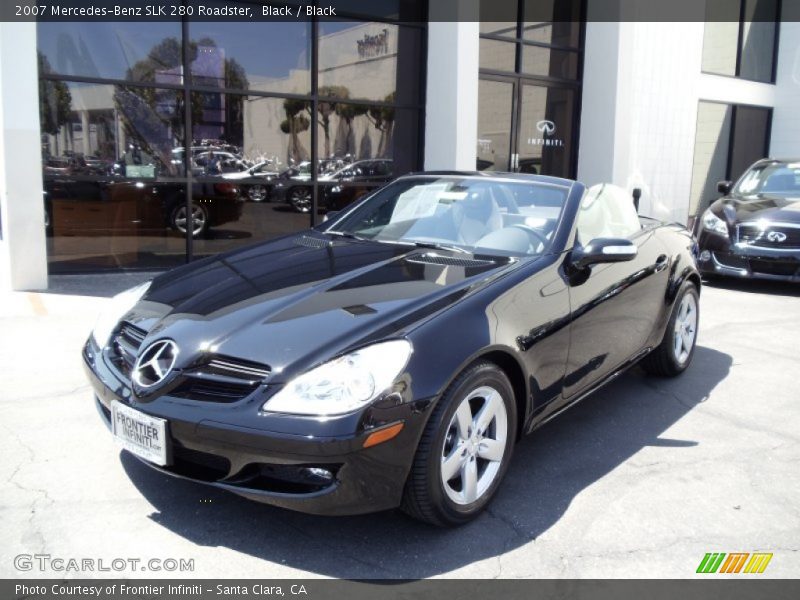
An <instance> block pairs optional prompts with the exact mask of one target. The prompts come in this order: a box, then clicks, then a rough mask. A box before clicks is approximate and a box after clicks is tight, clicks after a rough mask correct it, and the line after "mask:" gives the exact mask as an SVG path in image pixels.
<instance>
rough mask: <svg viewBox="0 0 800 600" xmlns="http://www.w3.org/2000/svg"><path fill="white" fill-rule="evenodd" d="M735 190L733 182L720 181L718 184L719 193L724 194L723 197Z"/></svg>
mask: <svg viewBox="0 0 800 600" xmlns="http://www.w3.org/2000/svg"><path fill="white" fill-rule="evenodd" d="M732 189H733V182H732V181H718V182H717V191H718V192H719V193H720V194H722V195H723V196H727V195H728V194H730V193H731V190H732Z"/></svg>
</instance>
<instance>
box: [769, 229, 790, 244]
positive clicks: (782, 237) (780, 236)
mask: <svg viewBox="0 0 800 600" xmlns="http://www.w3.org/2000/svg"><path fill="white" fill-rule="evenodd" d="M767 239H768V240H769V241H770V242H785V241H786V234H785V233H783V232H782V231H770V232H769V233H768V234H767Z"/></svg>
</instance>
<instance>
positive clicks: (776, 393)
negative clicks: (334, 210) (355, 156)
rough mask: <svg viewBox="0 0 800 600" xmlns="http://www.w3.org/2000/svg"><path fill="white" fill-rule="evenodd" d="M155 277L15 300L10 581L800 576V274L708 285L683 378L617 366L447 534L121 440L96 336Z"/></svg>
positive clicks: (0, 381) (7, 477) (97, 281)
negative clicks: (171, 474)
mask: <svg viewBox="0 0 800 600" xmlns="http://www.w3.org/2000/svg"><path fill="white" fill-rule="evenodd" d="M140 277H141V276H137V275H128V276H116V277H114V278H110V279H109V278H103V277H80V278H78V277H72V278H70V277H61V278H56V279H54V280H53V285H52V286H51V287H52V288H53V289H51V291H50V292H49V293H43V294H34V293H14V294H7V295H4V296H0V298H1V299H2V303H1V304H0V306H1V308H0V331H1V332H2V333H0V364H2V365H3V367H2V377H0V427H1V428H2V432H3V435H2V436H0V453H2V457H3V458H2V461H0V481H2V483H0V528H1V529H2V532H3V534H4V535H3V537H4V541H5V543H4V544H3V545H2V548H0V577H4V578H8V577H60V576H65V575H66V576H69V577H79V576H83V577H93V576H94V577H98V576H109V574H108V573H99V572H96V571H95V572H91V571H89V572H82V573H62V572H55V571H46V572H39V571H36V570H34V571H27V572H23V571H19V570H17V569H16V568H15V563H14V557H15V556H17V555H19V554H49V555H51V556H52V557H61V558H65V559H68V558H78V559H82V558H94V559H98V558H106V559H108V560H111V559H112V558H115V557H116V558H123V559H128V558H138V559H141V560H144V561H146V560H148V559H150V558H159V559H164V558H175V559H193V560H194V571H193V572H183V573H180V572H176V573H163V572H162V573H152V572H142V571H139V570H131V569H129V568H126V570H125V571H123V572H121V573H113V574H114V575H122V576H126V577H150V576H159V575H169V576H177V577H195V578H211V577H218V576H225V577H258V578H279V577H292V578H294V577H342V578H374V577H378V578H384V577H385V578H422V577H474V578H484V577H485V578H492V577H510V578H513V577H541V578H557V577H614V578H627V577H642V578H653V577H677V578H683V577H692V576H695V569H696V568H697V566H698V564H699V563H700V561H701V559H702V558H703V556H704V554H705V553H706V552H771V553H773V554H774V557H773V559H772V561H771V562H770V564H769V566H768V568H767V570H766V572H765V573H764V574H763V575H760V576H759V577H797V576H798V574H800V552H798V548H800V501H798V498H800V391H799V390H800V383H798V380H797V379H795V377H797V376H798V372H799V371H800V286H793V287H792V286H788V285H777V284H775V285H773V284H751V283H748V282H737V283H728V284H724V285H721V284H716V285H713V286H712V285H709V286H706V287H705V288H704V290H703V293H702V296H701V325H700V336H699V342H698V343H699V346H698V348H697V352H696V355H695V360H694V363H693V365H692V366H691V368H690V369H689V370H688V371H687V372H686V373H685V374H684V375H683V376H682V377H680V378H678V379H674V380H660V379H656V378H650V377H647V376H645V375H644V374H643V373H642V372H641V371H639V370H635V371H633V372H631V373H630V374H628V375H626V376H624V377H622V378H620V379H618V380H617V381H615V382H614V383H612V384H611V385H610V386H608V387H607V388H605V389H604V390H602V391H601V392H600V393H598V394H596V395H595V396H594V397H592V398H590V399H588V400H586V401H585V402H583V403H582V404H580V405H579V406H577V407H575V408H574V409H572V410H570V411H568V412H567V413H565V414H564V415H562V416H561V417H559V418H558V419H557V420H555V421H553V422H551V423H549V424H548V425H546V426H545V427H543V428H542V429H540V430H539V431H537V432H536V433H534V434H533V435H532V436H530V437H528V438H526V439H525V440H523V441H522V442H521V443H520V444H519V446H518V447H517V449H516V454H515V457H514V461H513V464H512V466H511V469H510V471H509V473H508V476H507V478H506V480H505V482H504V485H503V487H502V489H501V490H500V493H499V495H498V497H497V498H496V499H495V501H494V502H493V504H492V505H491V507H490V510H489V511H487V512H486V513H485V514H483V515H482V516H481V517H480V518H479V519H478V520H477V521H475V522H473V523H471V524H469V525H468V526H465V527H462V528H460V529H457V530H439V529H434V528H431V527H428V526H426V525H422V524H419V523H416V522H414V521H412V520H410V519H409V518H407V517H405V516H404V515H402V514H401V513H399V512H389V513H380V514H376V515H369V516H363V517H347V518H322V517H312V516H306V515H302V514H296V513H291V512H287V511H283V510H280V509H275V508H271V507H268V506H263V505H259V504H256V503H252V502H249V501H246V500H243V499H240V498H238V497H236V496H233V495H230V494H227V493H223V492H220V491H216V490H213V489H209V488H206V487H203V486H201V485H196V484H193V483H189V482H185V481H179V480H174V479H172V478H168V477H166V476H164V475H161V474H158V473H156V472H154V471H151V470H150V469H149V468H147V467H146V466H144V465H142V464H140V463H139V462H138V461H137V460H136V459H133V458H132V457H131V456H129V455H126V454H125V453H123V452H121V451H120V450H119V449H118V448H117V447H116V446H115V445H114V443H113V442H112V440H111V437H110V435H109V434H108V433H107V431H106V429H105V427H104V426H103V425H102V423H101V421H100V418H99V416H98V415H97V413H96V412H95V408H94V406H93V402H92V399H91V395H90V390H89V386H88V384H87V382H86V380H85V378H84V375H83V371H82V367H81V357H80V347H81V345H82V343H83V341H84V339H85V337H86V336H87V334H88V331H89V329H90V328H91V326H92V324H93V323H94V320H95V318H96V315H97V312H98V310H99V309H100V308H101V307H102V305H103V303H105V302H106V301H107V300H106V299H105V298H103V297H102V295H101V294H102V293H111V292H116V291H119V290H120V289H123V288H125V287H128V286H130V285H132V284H133V283H135V282H136V281H135V280H136V279H137V278H140ZM741 576H742V575H739V577H741ZM705 577H709V575H705ZM713 577H717V575H715V576H713ZM748 577H752V576H748Z"/></svg>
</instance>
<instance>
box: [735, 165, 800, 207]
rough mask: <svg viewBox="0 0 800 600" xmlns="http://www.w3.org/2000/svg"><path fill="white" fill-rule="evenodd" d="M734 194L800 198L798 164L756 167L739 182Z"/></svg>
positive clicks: (799, 171)
mask: <svg viewBox="0 0 800 600" xmlns="http://www.w3.org/2000/svg"><path fill="white" fill-rule="evenodd" d="M734 193H735V194H739V195H741V196H759V195H762V194H766V195H769V196H782V197H786V198H789V197H791V198H800V163H770V164H766V165H757V166H755V167H753V168H752V169H750V170H749V171H748V172H747V173H745V174H744V176H743V177H742V178H741V179H740V180H739V182H738V183H737V184H736V188H735V189H734Z"/></svg>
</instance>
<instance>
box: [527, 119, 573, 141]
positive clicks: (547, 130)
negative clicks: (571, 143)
mask: <svg viewBox="0 0 800 600" xmlns="http://www.w3.org/2000/svg"><path fill="white" fill-rule="evenodd" d="M536 129H537V130H538V131H539V133H541V134H542V136H541V137H529V138H528V145H529V146H551V147H556V148H562V147H563V146H564V140H562V139H560V138H557V137H553V136H554V135H555V133H556V124H555V123H554V122H553V121H550V120H549V119H542V120H541V121H538V122H537V123H536Z"/></svg>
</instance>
